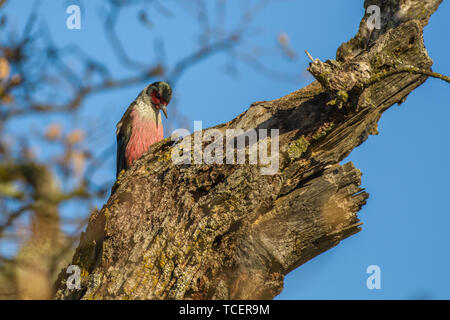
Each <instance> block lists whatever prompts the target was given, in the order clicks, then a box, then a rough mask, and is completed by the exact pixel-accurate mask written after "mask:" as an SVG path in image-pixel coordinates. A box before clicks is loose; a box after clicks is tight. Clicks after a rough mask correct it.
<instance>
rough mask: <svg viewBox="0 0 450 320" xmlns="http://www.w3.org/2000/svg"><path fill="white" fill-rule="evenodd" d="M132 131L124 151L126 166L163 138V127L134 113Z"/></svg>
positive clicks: (132, 115)
mask: <svg viewBox="0 0 450 320" xmlns="http://www.w3.org/2000/svg"><path fill="white" fill-rule="evenodd" d="M131 117H132V118H133V120H132V130H131V136H130V140H129V141H128V144H127V147H126V150H125V159H126V162H127V166H131V164H132V163H133V161H135V160H137V159H139V158H140V157H141V156H142V155H143V154H144V153H145V152H147V151H148V148H149V147H150V146H151V145H152V144H154V143H156V142H158V141H161V140H162V139H163V138H164V131H163V126H162V124H161V122H160V123H158V124H157V123H156V122H155V120H154V119H142V118H140V117H139V116H138V115H137V114H136V113H134V112H133V113H132V114H131Z"/></svg>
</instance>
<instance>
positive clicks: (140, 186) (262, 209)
mask: <svg viewBox="0 0 450 320" xmlns="http://www.w3.org/2000/svg"><path fill="white" fill-rule="evenodd" d="M440 2H441V0H428V1H423V0H409V1H383V0H373V1H366V2H365V4H364V6H365V8H367V7H368V6H369V5H373V4H375V5H379V6H380V8H381V13H382V20H381V21H382V24H381V26H382V27H381V29H380V30H372V31H370V30H369V29H368V27H367V26H366V20H367V18H368V17H367V16H365V17H364V18H363V20H362V21H361V24H360V28H359V32H358V34H357V35H356V36H355V37H354V38H353V39H352V40H350V41H349V42H347V43H344V44H343V45H341V47H340V48H339V49H338V51H337V58H336V60H330V61H326V62H321V61H319V60H316V61H313V62H312V63H311V64H310V67H309V71H310V72H311V73H312V74H313V75H314V77H315V78H316V79H317V80H318V81H315V82H313V83H312V84H310V85H308V86H307V87H305V88H303V89H301V90H298V91H295V92H293V93H291V94H289V95H287V96H285V97H282V98H280V99H276V100H273V101H262V102H256V103H253V104H252V105H251V106H250V108H249V109H248V110H247V111H245V112H244V113H242V114H241V115H239V116H238V117H237V118H236V119H233V120H232V121H230V122H228V123H225V124H222V125H219V126H217V127H216V129H218V130H221V131H222V132H224V131H225V130H226V129H228V128H242V129H244V130H248V129H254V128H256V129H264V128H266V129H270V128H277V129H279V130H280V141H279V143H280V169H279V172H278V173H277V174H275V175H261V173H260V170H259V168H258V166H257V165H206V164H203V165H175V164H174V163H173V162H172V161H170V150H171V149H170V148H171V145H172V142H171V141H169V140H164V141H162V142H160V143H158V144H156V145H154V146H153V147H152V148H151V149H150V151H149V152H148V154H147V155H145V156H144V157H143V158H141V159H140V160H138V161H137V162H136V163H135V165H133V167H132V168H130V169H129V170H128V171H127V172H126V173H125V174H124V175H122V176H121V177H120V179H119V181H117V183H116V186H115V187H114V191H113V193H112V194H111V197H110V198H109V200H108V202H107V203H106V204H105V206H104V207H103V208H102V209H101V210H100V211H95V212H93V213H92V215H91V218H90V221H89V224H88V227H87V230H86V232H85V233H83V234H82V237H81V241H80V244H79V246H78V248H77V250H76V253H75V255H74V257H73V261H72V263H73V264H75V265H78V266H80V268H81V270H82V273H81V289H79V290H69V289H68V288H67V287H66V279H67V276H68V275H67V274H66V273H65V270H63V271H62V272H61V274H60V276H59V279H58V281H57V284H56V285H57V288H56V289H57V292H56V298H58V299H271V298H273V297H274V296H276V295H277V294H279V293H280V292H281V290H282V287H283V278H284V275H286V274H287V273H289V272H290V271H291V270H293V269H295V268H297V267H298V266H300V265H301V264H302V263H304V262H306V261H308V260H310V259H312V258H313V257H315V256H317V255H318V254H320V253H321V252H323V251H325V250H328V249H330V248H332V247H333V246H335V245H337V244H338V243H339V242H340V241H341V240H342V239H344V238H346V237H348V236H350V235H353V234H355V233H357V232H358V231H360V225H361V222H359V219H358V217H357V212H358V211H359V210H360V208H361V206H363V205H364V204H365V201H366V199H367V197H368V195H367V193H366V192H364V191H363V189H361V187H360V183H361V173H360V171H359V170H358V169H356V168H355V167H354V166H353V164H352V163H347V164H344V165H340V164H339V162H340V161H341V160H343V159H344V158H345V157H346V156H347V155H348V154H349V153H350V152H351V151H352V150H353V149H354V148H355V147H357V146H358V145H360V144H361V143H362V142H364V141H365V140H366V139H367V137H368V136H369V135H370V134H376V133H377V122H378V120H379V118H380V116H381V114H382V112H383V111H385V110H386V109H387V108H389V107H390V106H392V105H393V104H395V103H401V102H403V101H405V99H406V97H407V96H408V94H409V93H410V92H412V91H413V90H414V89H415V88H417V87H418V86H419V85H421V84H422V83H423V82H424V81H425V80H426V79H427V76H428V75H429V74H421V73H419V74H416V73H406V72H401V73H395V72H394V73H390V72H391V71H392V70H395V69H396V68H398V67H399V66H413V67H414V68H417V70H427V72H431V71H430V68H431V65H432V60H431V59H430V57H429V56H428V54H427V51H426V49H425V47H424V43H423V36H422V32H423V28H424V26H425V25H426V24H427V23H428V19H429V17H430V16H431V14H432V13H433V12H434V11H435V10H437V8H438V6H439V4H440ZM380 74H386V76H385V77H378V78H377V80H376V81H373V80H371V79H373V77H374V76H377V75H380ZM368 82H369V83H370V86H366V85H364V84H367V83H368ZM405 112H406V111H405Z"/></svg>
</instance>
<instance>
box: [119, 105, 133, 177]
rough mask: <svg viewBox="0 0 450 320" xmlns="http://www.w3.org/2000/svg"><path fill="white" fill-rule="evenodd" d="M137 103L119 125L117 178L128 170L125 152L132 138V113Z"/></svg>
mask: <svg viewBox="0 0 450 320" xmlns="http://www.w3.org/2000/svg"><path fill="white" fill-rule="evenodd" d="M134 105H135V103H132V104H131V105H130V106H129V107H128V109H127V111H126V112H125V114H124V115H123V117H122V119H120V121H119V122H118V123H117V126H116V127H117V129H116V136H117V163H116V165H117V168H116V177H118V176H119V173H120V172H121V171H122V170H123V169H126V159H125V150H126V148H127V144H128V141H129V140H130V136H131V125H132V123H131V111H132V110H133V107H134Z"/></svg>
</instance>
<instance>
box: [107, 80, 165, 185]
mask: <svg viewBox="0 0 450 320" xmlns="http://www.w3.org/2000/svg"><path fill="white" fill-rule="evenodd" d="M171 97H172V88H171V87H170V85H169V84H168V83H166V82H163V81H158V82H154V83H152V84H150V85H148V86H146V87H145V88H144V90H142V91H141V93H140V94H139V95H138V96H137V97H136V99H135V100H134V101H133V102H132V103H131V104H130V106H129V107H128V109H127V111H125V114H124V115H123V117H122V119H121V120H120V121H119V123H117V130H116V135H117V173H116V176H119V174H120V172H121V171H122V170H127V169H128V168H129V167H130V166H131V164H132V163H133V162H134V161H135V160H137V159H139V158H140V157H141V156H142V155H143V154H144V153H145V152H147V150H148V148H149V147H150V146H151V145H152V144H154V143H156V142H158V141H160V140H162V139H163V137H164V131H163V126H162V120H161V116H160V110H162V112H163V113H164V115H165V116H166V118H167V109H166V107H167V104H168V103H169V102H170V99H171Z"/></svg>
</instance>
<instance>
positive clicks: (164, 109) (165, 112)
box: [161, 104, 168, 119]
mask: <svg viewBox="0 0 450 320" xmlns="http://www.w3.org/2000/svg"><path fill="white" fill-rule="evenodd" d="M161 110H162V112H163V113H164V115H165V116H166V119H167V118H168V117H167V105H165V104H163V105H161Z"/></svg>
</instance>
